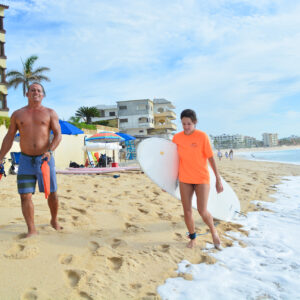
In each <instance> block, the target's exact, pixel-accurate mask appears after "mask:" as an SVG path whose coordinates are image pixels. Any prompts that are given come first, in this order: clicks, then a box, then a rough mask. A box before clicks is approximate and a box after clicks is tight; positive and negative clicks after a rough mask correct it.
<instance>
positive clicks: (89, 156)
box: [86, 151, 96, 168]
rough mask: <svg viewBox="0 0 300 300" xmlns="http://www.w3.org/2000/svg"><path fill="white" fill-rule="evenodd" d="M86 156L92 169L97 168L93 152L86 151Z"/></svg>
mask: <svg viewBox="0 0 300 300" xmlns="http://www.w3.org/2000/svg"><path fill="white" fill-rule="evenodd" d="M86 154H87V158H88V163H89V166H90V167H92V168H95V167H96V165H95V161H94V157H93V154H92V152H90V151H86Z"/></svg>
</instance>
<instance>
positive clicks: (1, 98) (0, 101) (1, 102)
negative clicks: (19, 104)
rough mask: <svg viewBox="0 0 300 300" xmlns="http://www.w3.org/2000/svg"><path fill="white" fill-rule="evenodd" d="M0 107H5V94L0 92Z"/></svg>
mask: <svg viewBox="0 0 300 300" xmlns="http://www.w3.org/2000/svg"><path fill="white" fill-rule="evenodd" d="M0 109H6V95H4V94H2V93H0Z"/></svg>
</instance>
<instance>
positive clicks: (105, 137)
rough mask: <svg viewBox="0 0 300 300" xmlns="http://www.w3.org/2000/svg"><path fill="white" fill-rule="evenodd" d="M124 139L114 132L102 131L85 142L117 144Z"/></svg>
mask: <svg viewBox="0 0 300 300" xmlns="http://www.w3.org/2000/svg"><path fill="white" fill-rule="evenodd" d="M124 140H125V139H124V138H122V137H121V136H119V135H117V134H115V133H114V132H109V131H103V132H99V133H96V134H94V135H92V136H91V137H89V138H86V139H85V141H86V142H89V143H99V142H104V143H119V142H122V141H124Z"/></svg>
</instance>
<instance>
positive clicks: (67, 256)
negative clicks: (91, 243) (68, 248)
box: [59, 254, 74, 265]
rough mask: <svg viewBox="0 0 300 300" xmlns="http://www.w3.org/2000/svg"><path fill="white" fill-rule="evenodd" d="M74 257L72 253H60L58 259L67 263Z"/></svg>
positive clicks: (62, 262)
mask: <svg viewBox="0 0 300 300" xmlns="http://www.w3.org/2000/svg"><path fill="white" fill-rule="evenodd" d="M73 259H74V256H73V255H71V254H70V255H68V254H62V255H61V256H60V258H59V261H60V263H61V264H63V265H69V264H70V263H71V262H72V261H73Z"/></svg>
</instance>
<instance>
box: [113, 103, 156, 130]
mask: <svg viewBox="0 0 300 300" xmlns="http://www.w3.org/2000/svg"><path fill="white" fill-rule="evenodd" d="M117 107H118V115H119V129H120V131H121V132H124V133H128V134H130V135H133V136H138V135H141V136H145V135H148V130H149V129H152V128H154V116H153V102H152V101H151V100H150V99H141V100H127V101H117Z"/></svg>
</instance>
